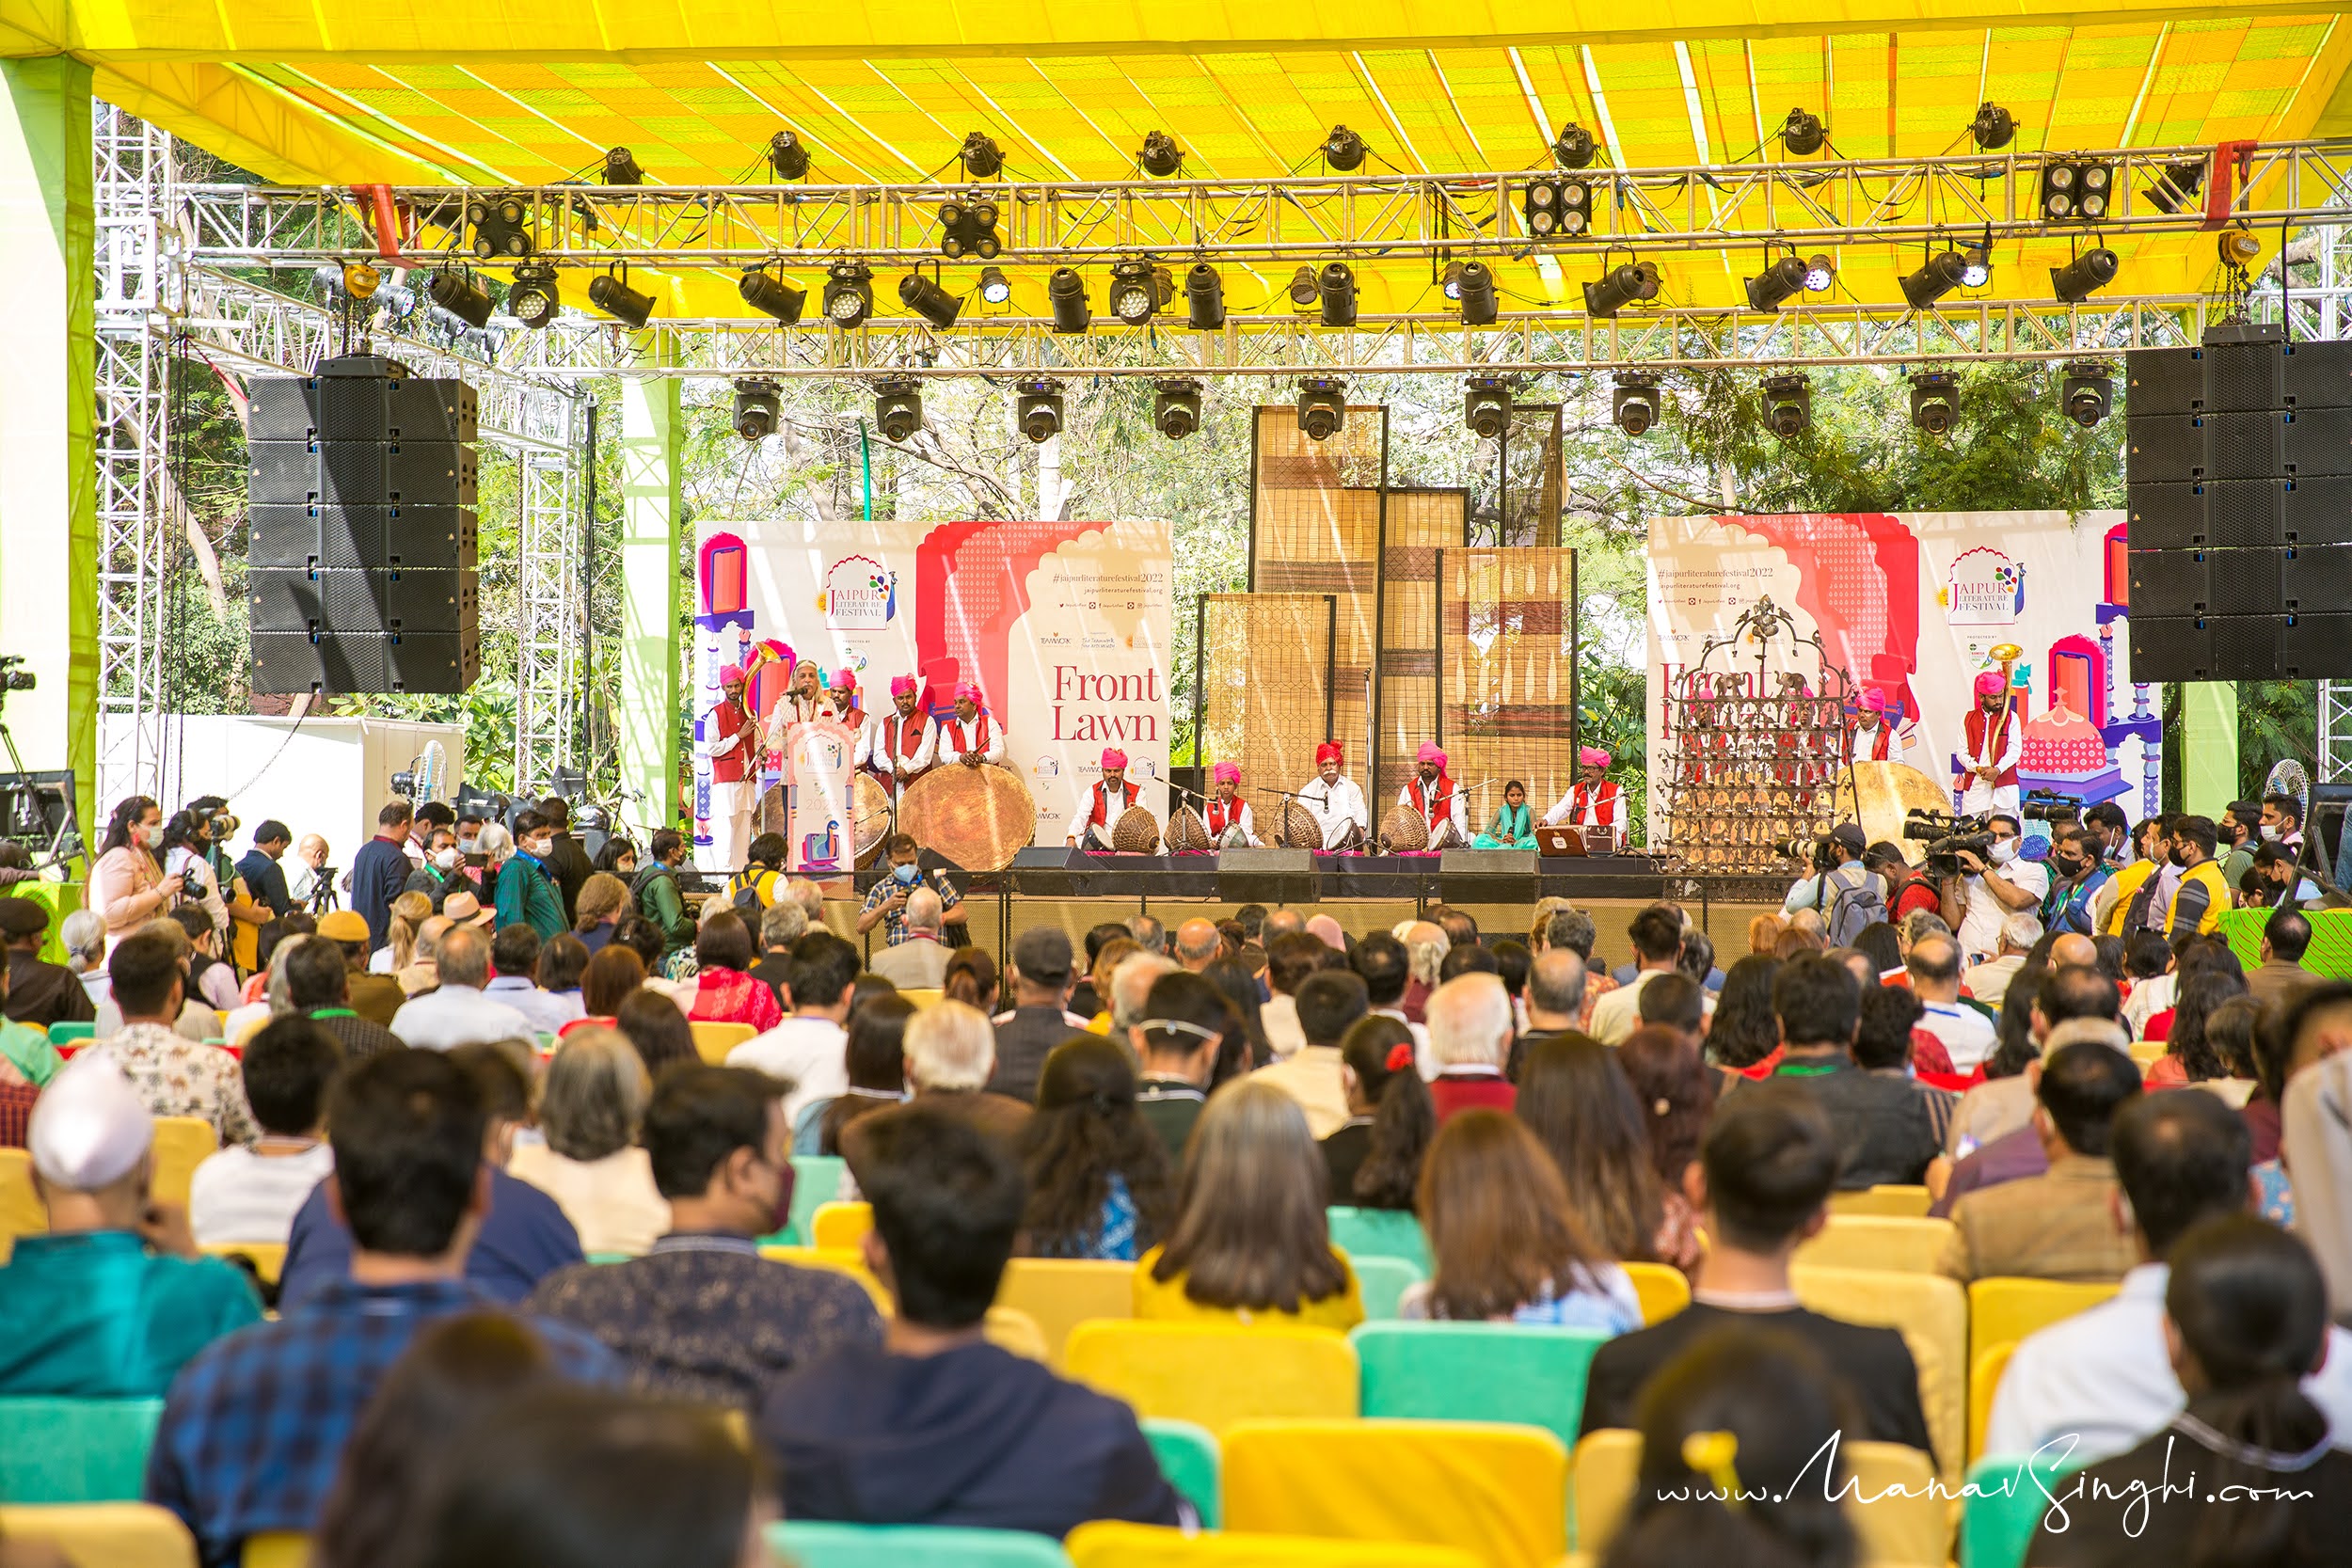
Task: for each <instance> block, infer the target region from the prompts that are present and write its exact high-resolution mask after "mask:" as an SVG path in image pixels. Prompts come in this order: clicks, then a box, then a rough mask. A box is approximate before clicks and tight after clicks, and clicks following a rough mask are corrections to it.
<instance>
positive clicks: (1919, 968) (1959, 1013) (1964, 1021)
mask: <svg viewBox="0 0 2352 1568" xmlns="http://www.w3.org/2000/svg"><path fill="white" fill-rule="evenodd" d="M1914 918H1917V917H1916V916H1915V917H1914ZM1903 973H1904V974H1907V975H1909V976H1910V978H1911V994H1912V995H1914V996H1915V997H1917V998H1918V999H1919V1006H1921V1007H1922V1008H1924V1009H1925V1011H1924V1012H1922V1013H1921V1014H1920V1016H1919V1025H1918V1026H1919V1027H1920V1028H1922V1029H1924V1030H1926V1031H1927V1032H1928V1033H1929V1034H1931V1035H1933V1036H1934V1037H1936V1039H1937V1040H1938V1041H1940V1042H1942V1044H1943V1047H1944V1053H1945V1054H1946V1055H1947V1056H1949V1057H1950V1058H1951V1059H1952V1070H1953V1071H1954V1072H1974V1071H1976V1070H1977V1064H1978V1063H1979V1062H1981V1061H1983V1060H1984V1059H1985V1058H1986V1057H1987V1056H1990V1055H1992V1054H1993V1048H1994V1046H1995V1045H1997V1044H1999V1043H2000V1034H1999V1031H1998V1030H1997V1029H1996V1028H1995V1027H1994V1025H1995V1024H1996V1023H1997V1022H1998V1017H1997V1015H1996V1014H1994V1011H1993V1009H1991V1008H1990V1007H1986V1006H1981V1005H1979V1004H1977V1003H1974V1002H1971V1001H1969V1000H1968V999H1967V998H1965V997H1963V996H1962V995H1961V994H1960V943H1959V942H1955V941H1954V940H1952V938H1951V937H1950V936H1949V935H1948V934H1946V935H1940V936H1923V937H1920V938H1919V939H1917V940H1916V941H1915V942H1913V943H1912V944H1911V951H1910V952H1909V953H1908V954H1906V955H1905V956H1904V958H1903Z"/></svg>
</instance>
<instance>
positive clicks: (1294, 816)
mask: <svg viewBox="0 0 2352 1568" xmlns="http://www.w3.org/2000/svg"><path fill="white" fill-rule="evenodd" d="M1282 847H1283V848H1285V849H1320V848H1322V847H1323V830H1322V829H1321V828H1319V827H1317V826H1316V825H1315V814H1314V813H1313V812H1311V811H1309V810H1308V809H1307V808H1306V807H1305V806H1302V805H1300V804H1299V803H1298V802H1297V801H1295V800H1285V801H1283V802H1282Z"/></svg>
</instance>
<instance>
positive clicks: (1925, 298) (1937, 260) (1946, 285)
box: [1903, 250, 1968, 310]
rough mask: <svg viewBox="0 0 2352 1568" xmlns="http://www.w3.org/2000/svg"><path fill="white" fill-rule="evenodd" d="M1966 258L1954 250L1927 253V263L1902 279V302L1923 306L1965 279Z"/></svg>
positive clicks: (1919, 308)
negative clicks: (1936, 254) (1937, 254)
mask: <svg viewBox="0 0 2352 1568" xmlns="http://www.w3.org/2000/svg"><path fill="white" fill-rule="evenodd" d="M1967 276H1968V259H1967V258H1966V257H1965V256H1963V255H1962V254H1961V253H1960V252H1959V251H1957V250H1947V251H1946V252H1944V254H1942V255H1941V256H1931V257H1929V258H1928V260H1927V264H1926V265H1924V266H1922V267H1921V268H1920V269H1919V270H1918V271H1917V272H1915V273H1913V274H1912V275H1911V276H1910V277H1906V278H1904V279H1903V303H1904V304H1906V305H1908V306H1910V307H1911V308H1912V309H1914V310H1924V309H1927V308H1928V307H1929V306H1931V305H1933V304H1934V303H1935V302H1936V301H1937V300H1939V299H1942V298H1943V297H1944V296H1945V295H1946V294H1947V293H1951V292H1952V291H1953V290H1954V289H1957V288H1959V287H1960V286H1961V284H1962V283H1963V282H1964V281H1966V279H1967Z"/></svg>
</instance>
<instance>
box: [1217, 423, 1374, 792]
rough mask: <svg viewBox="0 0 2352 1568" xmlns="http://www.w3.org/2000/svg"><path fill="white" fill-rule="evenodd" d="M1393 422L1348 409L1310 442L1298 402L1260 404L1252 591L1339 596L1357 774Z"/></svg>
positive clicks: (1366, 714)
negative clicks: (1332, 428) (1335, 426)
mask: <svg viewBox="0 0 2352 1568" xmlns="http://www.w3.org/2000/svg"><path fill="white" fill-rule="evenodd" d="M1387 420H1388V411H1387V410H1386V409H1385V408H1379V407H1370V408H1365V407H1350V408H1349V409H1348V411H1347V422H1346V423H1345V424H1344V425H1343V426H1342V427H1341V429H1340V431H1339V433H1338V434H1336V435H1335V436H1332V437H1331V438H1330V439H1329V440H1327V441H1311V440H1309V439H1307V436H1306V434H1305V433H1304V432H1303V431H1301V430H1300V429H1299V428H1298V411H1297V409H1296V408H1295V407H1289V406H1282V407H1272V408H1261V409H1259V410H1258V439H1257V472H1256V474H1255V476H1254V489H1253V493H1252V496H1251V505H1250V579H1249V581H1250V587H1251V589H1252V590H1254V591H1255V592H1257V593H1261V594H1331V595H1332V596H1333V597H1334V599H1335V600H1336V602H1337V607H1338V614H1339V637H1338V649H1337V654H1336V657H1335V658H1334V661H1333V666H1332V669H1331V672H1330V681H1331V687H1332V692H1333V701H1332V721H1331V729H1332V738H1334V739H1336V740H1338V741H1339V742H1340V743H1341V744H1342V745H1343V746H1344V747H1346V748H1347V768H1348V771H1349V772H1350V773H1351V774H1353V775H1355V776H1356V777H1358V778H1359V779H1360V778H1362V777H1364V770H1365V769H1366V768H1368V767H1369V766H1370V764H1369V760H1368V759H1369V757H1370V755H1371V751H1372V678H1373V664H1374V656H1375V648H1376V647H1377V636H1376V634H1377V631H1378V625H1377V614H1378V606H1379V602H1380V601H1379V593H1380V589H1379V562H1380V510H1381V508H1380V502H1381V493H1380V484H1381V480H1382V472H1383V467H1384V464H1385V447H1386V434H1385V433H1386V430H1387ZM1256 652H1257V650H1256V649H1252V653H1253V655H1254V654H1255V653H1256ZM1301 777H1304V775H1301ZM1283 787H1285V788H1295V787H1296V785H1295V784H1291V785H1285V786H1283Z"/></svg>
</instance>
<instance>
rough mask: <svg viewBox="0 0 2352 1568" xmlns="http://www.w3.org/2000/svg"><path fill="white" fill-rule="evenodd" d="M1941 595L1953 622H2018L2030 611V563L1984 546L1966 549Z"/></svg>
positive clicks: (1968, 623) (1959, 624) (1978, 624)
mask: <svg viewBox="0 0 2352 1568" xmlns="http://www.w3.org/2000/svg"><path fill="white" fill-rule="evenodd" d="M1938 596H1939V597H1940V598H1942V599H1943V601H1944V610H1945V615H1946V618H1947V620H1948V621H1949V622H1950V623H1951V624H1952V625H1953V626H2014V625H2015V624H2016V623H2017V621H2018V619H2019V618H2020V617H2022V616H2023V615H2024V614H2025V613H2026V563H2025V562H2022V561H2017V560H2014V559H2012V558H2011V557H2010V556H2007V555H2004V554H2003V553H2002V552H2000V551H1999V550H1996V549H1992V548H1990V547H1987V546H1978V547H1977V548H1975V549H1973V550H1965V551H1963V552H1962V554H1961V556H1960V558H1959V559H1958V560H1956V561H1954V562H1952V576H1951V580H1950V581H1949V582H1948V583H1947V584H1946V585H1945V589H1944V592H1943V593H1942V594H1940V595H1938Z"/></svg>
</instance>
